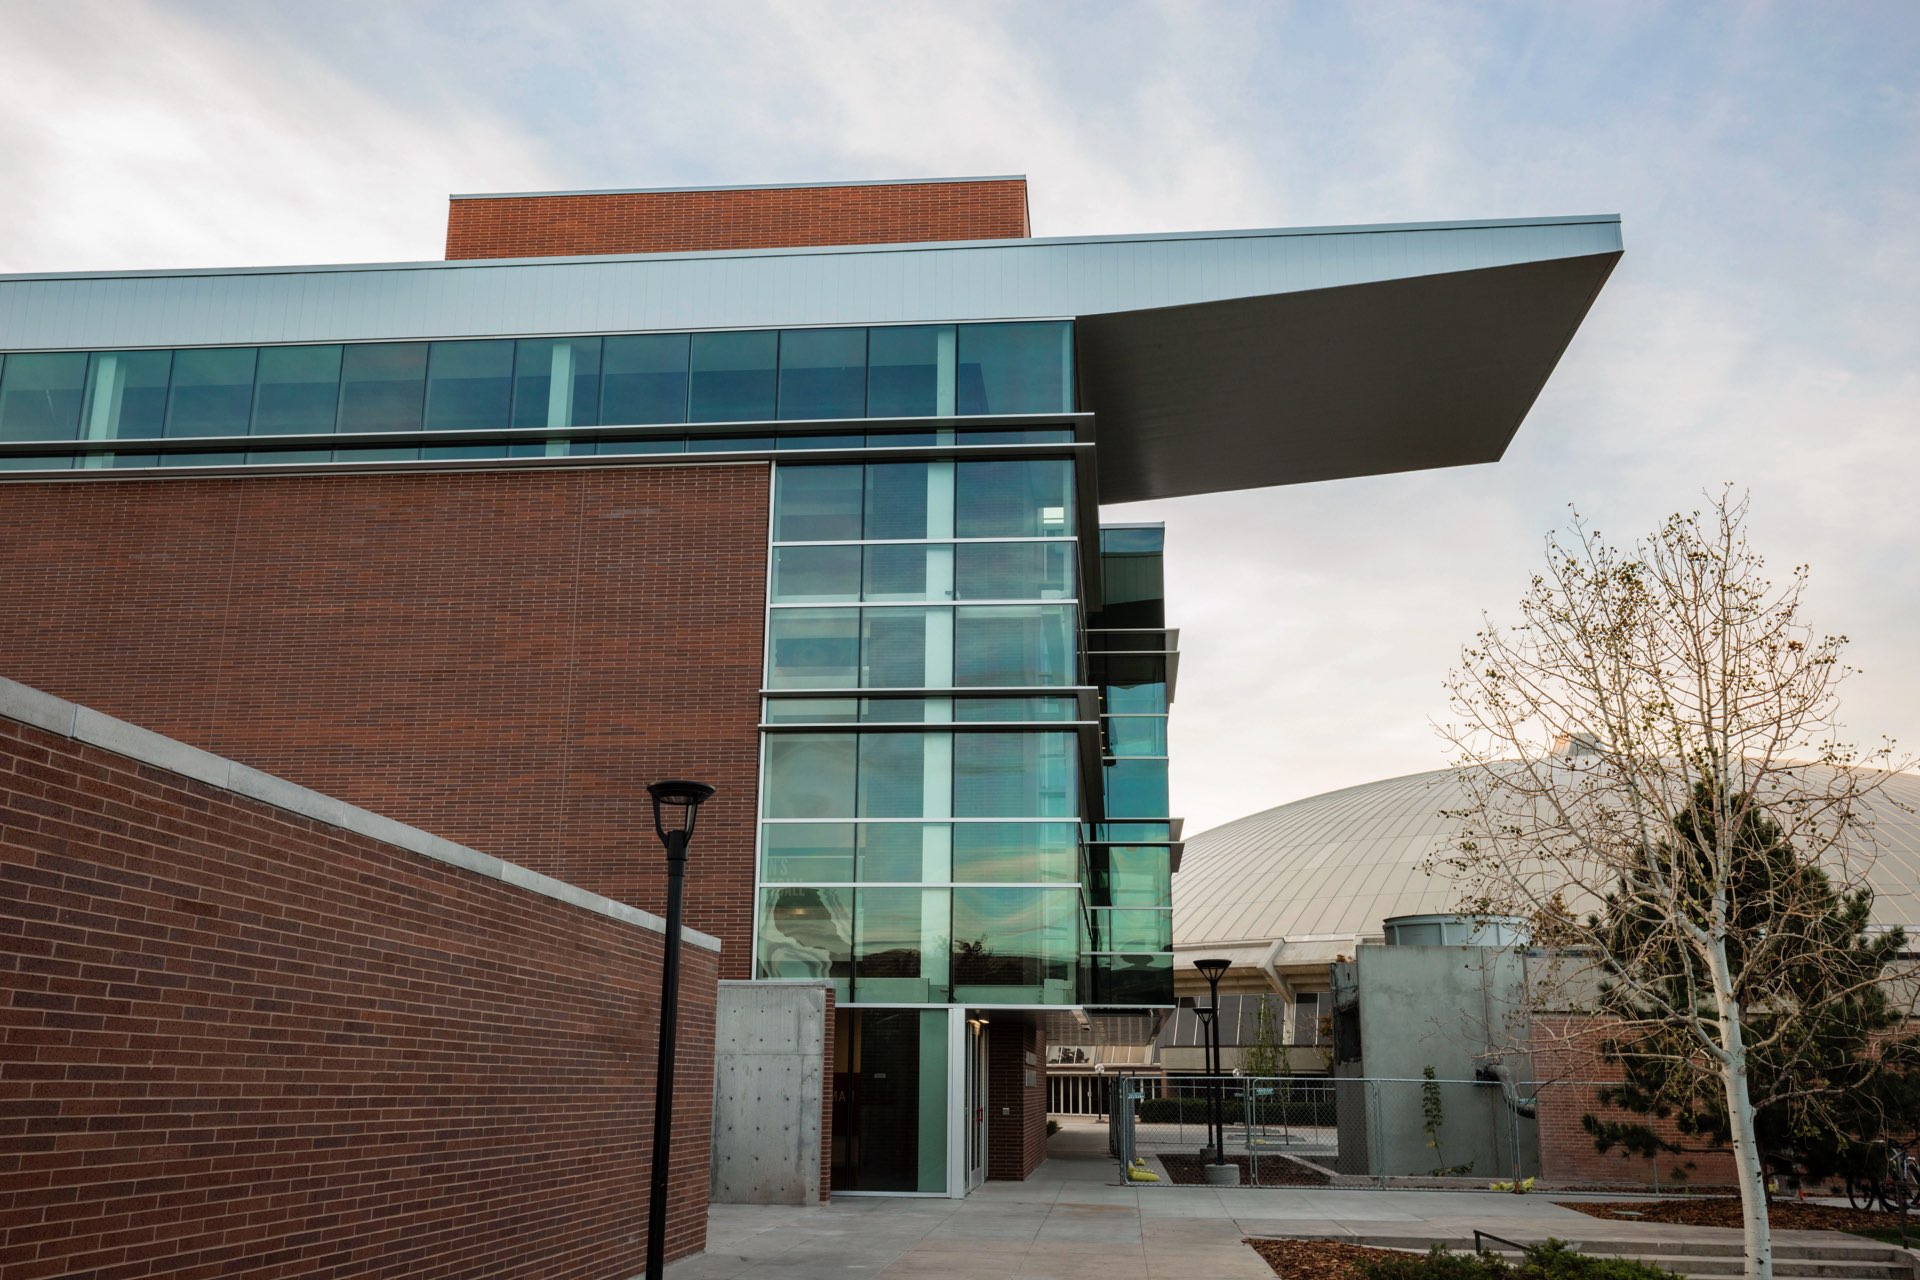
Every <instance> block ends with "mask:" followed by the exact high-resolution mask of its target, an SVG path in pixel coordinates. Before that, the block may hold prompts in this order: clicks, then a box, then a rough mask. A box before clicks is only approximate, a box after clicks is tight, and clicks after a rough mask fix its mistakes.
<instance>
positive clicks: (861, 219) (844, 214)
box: [447, 178, 1029, 260]
mask: <svg viewBox="0 0 1920 1280" xmlns="http://www.w3.org/2000/svg"><path fill="white" fill-rule="evenodd" d="M1028 234H1029V232H1028V223H1027V183H1026V179H1024V178H1002V179H993V180H986V181H964V182H891V183H869V184H855V185H850V186H842V187H763V188H753V189H737V190H732V191H610V192H589V193H584V194H580V195H526V196H468V197H462V198H458V199H455V200H453V201H451V202H450V208H449V210H448V213H447V258H448V259H449V260H454V259H464V258H546V257H561V256H566V255H573V254H599V253H697V252H702V251H711V250H724V249H778V248H788V247H797V246H808V245H839V244H908V243H916V242H926V241H938V240H1007V239H1018V238H1022V237H1024V236H1026V235H1028Z"/></svg>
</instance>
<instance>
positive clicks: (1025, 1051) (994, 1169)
mask: <svg viewBox="0 0 1920 1280" xmlns="http://www.w3.org/2000/svg"><path fill="white" fill-rule="evenodd" d="M1029 1081H1031V1083H1029ZM1046 1158H1047V1037H1046V1033H1045V1032H1044V1031H1042V1030H1041V1029H1040V1028H1039V1027H1037V1026H1034V1025H1032V1024H1031V1023H1024V1022H1013V1021H995V1022H993V1023H991V1024H989V1025H988V1028H987V1177H989V1178H992V1179H994V1180H996V1181H1003V1182H1019V1181H1022V1180H1024V1179H1026V1178H1029V1177H1032V1176H1033V1171H1034V1170H1035V1169H1038V1168H1039V1167H1040V1165H1041V1163H1042V1162H1044V1161H1045V1160H1046Z"/></svg>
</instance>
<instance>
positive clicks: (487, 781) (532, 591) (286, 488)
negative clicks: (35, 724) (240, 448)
mask: <svg viewBox="0 0 1920 1280" xmlns="http://www.w3.org/2000/svg"><path fill="white" fill-rule="evenodd" d="M768 489H769V475H768V468H767V467H766V466H765V465H764V464H752V465H737V466H720V465H715V466H679V467H644V466H635V467H617V468H604V469H582V470H567V471H533V470H523V471H499V472H465V473H452V474H437V475H432V474H409V475H396V474H388V475H343V476H289V477H267V476H257V477H244V478H233V479H212V478H206V479H178V480H156V481H121V482H102V483H93V484H74V483H64V484H62V483H45V484H35V483H16V484H9V485H7V486H5V487H4V489H0V525H4V527H5V528H6V530H7V536H6V538H5V540H4V542H0V675H6V676H8V677H11V678H13V679H16V680H19V681H21V682H23V683H25V684H29V685H32V686H35V687H37V688H40V689H44V690H46V691H47V692H49V693H52V694H54V695H56V696H58V697H62V698H66V699H69V700H71V701H74V702H78V703H81V704H83V705H86V706H90V707H94V708H97V709H99V710H101V711H104V712H106V713H107V714H109V715H113V716H118V717H120V718H122V719H125V720H130V721H132V722H134V723H136V724H140V725H144V726H146V727H148V728H151V729H153V730H155V731H156V732H159V733H163V734H166V735H168V736H169V737H173V738H178V739H180V740H182V741H184V742H187V743H190V744H192V745H194V746H197V747H201V748H203V749H205V750H208V751H212V752H215V753H217V754H219V755H222V756H227V757H230V758H232V759H236V760H239V761H241V762H243V763H245V764H249V765H252V766H254V767H256V768H259V769H262V770H265V771H266V772H268V773H272V774H276V775H278V776H280V777H283V778H286V779H288V780H290V781H293V782H296V783H299V784H301V785H302V786H307V787H311V788H313V789H314V790H316V791H321V792H324V793H327V794H329V795H333V796H337V797H339V798H341V799H343V800H346V801H348V802H350V803H352V804H356V805H359V806H361V807H363V808H366V809H371V810H373V811H375V812H377V813H382V814H385V815H387V816H389V817H392V818H395V819H397V820H399V821H401V822H405V823H408V824H410V825H413V826H417V827H421V828H423V829H425V830H428V831H432V832H434V833H435V834H436V835H440V836H443V837H445V838H447V839H450V840H454V841H456V842H458V843H461V844H465V845H469V846H472V847H473V848H476V849H482V850H485V851H486V852H488V853H491V854H494V855H496V856H498V857H502V858H505V859H507V860H508V861H510V862H517V863H520V864H521V865H523V866H527V867H531V868H532V869H534V870H536V871H541V872H544V873H546V874H548V875H551V876H554V877H556V878H557V879H561V880H565V881H567V882H569V883H571V884H576V885H579V886H580V887H582V888H585V889H589V890H592V891H593V892H596V893H600V894H604V895H606V896H607V897H611V898H614V899H617V900H619V901H623V902H629V903H632V904H633V905H635V906H639V907H642V908H645V909H648V910H651V911H655V912H661V911H664V908H665V863H664V859H663V857H662V855H661V852H660V848H659V844H658V842H657V840H656V839H655V837H654V834H653V829H652V819H651V814H650V810H649V808H648V801H647V796H646V791H645V784H646V783H648V782H650V781H653V780H655V779H657V778H660V777H669V776H671V777H693V778H698V779H700V780H702V781H705V782H709V783H712V784H713V785H714V786H715V787H717V788H718V793H717V795H716V796H715V798H714V799H713V800H712V801H711V802H710V803H709V804H708V805H707V806H706V807H705V808H704V809H703V810H702V811H701V816H700V824H699V834H698V835H697V836H696V838H695V840H694V843H693V848H692V860H691V864H690V867H689V871H688V902H687V923H688V924H689V925H691V926H692V927H694V928H696V929H700V930H703V931H705V932H707V933H711V934H715V935H718V936H719V937H721V938H722V939H724V941H725V943H726V950H725V952H724V968H725V970H726V973H725V976H727V977H737V978H744V977H747V976H748V970H749V968H750V963H751V956H752V944H751V937H750V935H751V931H752V907H753V904H752V897H753V892H752V886H753V881H754V870H753V848H754V833H753V822H754V816H755V813H756V812H757V810H756V804H757V800H756V790H757V781H758V770H757V764H756V752H757V733H756V728H755V726H756V724H757V722H758V719H759V697H758V693H757V691H758V689H759V686H760V673H761V662H760V654H761V642H762V635H763V630H764V625H765V599H766V585H765V584H766V577H765V567H766V555H767V551H766V539H767V532H766V531H767V501H768Z"/></svg>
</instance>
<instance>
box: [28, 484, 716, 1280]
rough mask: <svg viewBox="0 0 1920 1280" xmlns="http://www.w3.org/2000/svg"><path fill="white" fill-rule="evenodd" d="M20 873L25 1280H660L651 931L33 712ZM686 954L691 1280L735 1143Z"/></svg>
mask: <svg viewBox="0 0 1920 1280" xmlns="http://www.w3.org/2000/svg"><path fill="white" fill-rule="evenodd" d="M349 483H366V482H364V481H357V482H349ZM155 488H163V489H164V491H165V492H166V493H168V494H173V495H177V497H178V499H179V500H180V501H181V503H182V504H183V505H184V506H185V507H186V508H188V509H189V511H194V510H196V509H198V510H199V514H198V516H197V520H198V521H200V522H204V521H205V520H206V519H207V518H208V515H209V513H208V512H207V511H206V510H204V509H200V507H201V504H200V503H198V502H196V500H195V497H194V492H193V486H192V485H169V486H156V487H155ZM273 488H274V486H272V485H260V486H257V487H256V488H255V492H256V493H258V494H259V495H260V496H262V497H264V496H265V495H266V493H267V492H268V491H270V490H272V489H273ZM122 489H124V493H123V495H122V499H121V500H124V501H127V502H130V503H132V504H134V505H135V506H139V505H141V504H142V503H143V502H144V501H145V498H144V495H143V494H142V493H141V492H139V491H138V490H137V489H135V488H129V487H125V486H118V485H103V486H88V487H87V488H86V490H85V491H84V492H86V493H87V494H89V495H92V496H100V495H106V494H110V493H112V492H113V491H115V490H122ZM15 492H18V491H15ZM81 492H82V491H81V490H78V489H76V490H74V491H73V494H74V495H76V496H77V495H79V494H80V493H81ZM291 496H293V495H291V494H289V497H291ZM306 509H307V511H308V514H309V515H312V514H314V513H315V509H314V508H312V507H310V506H309V507H308V508H306ZM328 523H329V522H326V521H324V520H323V521H322V526H323V527H322V529H321V530H320V532H321V534H322V537H323V539H324V537H325V536H326V535H327V532H328V529H327V525H328ZM378 529H379V526H370V527H369V529H368V534H369V536H375V535H377V533H378ZM162 532H164V530H162ZM173 546H174V544H173V543H172V542H171V541H170V540H169V539H168V538H166V537H161V538H159V539H158V540H157V542H156V544H155V545H154V546H153V547H152V548H150V549H146V550H144V551H143V550H142V549H141V548H139V547H137V546H129V547H128V550H127V554H128V555H129V556H131V557H132V558H133V559H132V564H130V566H129V568H130V569H137V568H139V567H140V566H141V565H145V566H146V568H147V570H148V571H149V572H155V571H157V570H156V566H157V565H164V564H165V563H167V560H166V557H167V556H169V555H170V554H172V548H173ZM239 567H240V568H241V569H242V570H244V569H245V566H244V565H242V566H239ZM103 569H104V562H103V561H101V560H100V559H98V558H88V557H82V558H81V559H80V560H79V561H78V562H77V563H76V565H75V566H74V569H73V573H74V575H75V576H76V577H81V576H84V575H86V574H88V573H99V572H101V571H103ZM289 572H291V573H295V574H298V573H299V572H301V570H300V568H299V566H298V565H293V566H289ZM188 577H189V579H191V578H192V575H191V574H189V575H188ZM189 585H191V583H189ZM337 607H339V606H337V605H331V606H330V605H326V604H324V603H316V605H315V608H316V609H317V610H319V611H321V612H323V613H324V611H325V610H326V609H328V608H337ZM154 629H155V630H156V631H158V632H159V633H160V634H162V635H167V636H172V637H175V638H176V639H177V640H180V641H182V642H184V640H185V638H186V635H185V633H184V631H182V629H181V621H180V619H179V618H178V617H175V616H170V615H164V614H163V615H159V616H157V617H156V618H155V622H154ZM269 634H272V632H271V629H269ZM133 647H134V648H136V649H137V650H140V652H138V653H136V657H138V658H140V659H141V660H140V661H139V662H137V663H136V666H137V667H138V668H140V669H143V670H144V669H146V668H147V667H148V666H150V663H151V658H150V656H147V655H146V654H145V651H144V650H142V649H140V646H137V645H136V646H133ZM92 656H93V657H94V658H95V660H97V661H99V662H101V663H103V664H106V665H111V663H112V660H113V655H112V654H111V653H99V652H96V653H94V654H93V655H92ZM207 696H213V695H212V694H211V693H209V694H208V695H207ZM220 696H223V697H224V696H226V695H225V694H222V695H220ZM253 696H258V695H257V694H256V695H253ZM375 705H377V704H375ZM0 878H4V881H5V883H4V886H0V989H4V992H5V999H4V1000H3V1001H0V1257H4V1259H5V1265H4V1270H5V1272H6V1275H7V1277H8V1280H33V1278H34V1277H40V1276H56V1275H62V1276H64V1275H79V1274H86V1275H89V1276H99V1277H141V1276H167V1277H170V1278H172V1280H196V1278H198V1277H210V1276H216V1275H234V1274H241V1273H244V1274H246V1275H248V1276H254V1277H276V1276H286V1277H292V1276H300V1277H308V1276H323V1275H353V1276H364V1277H380V1276H394V1277H400V1276H405V1277H409V1278H411V1280H423V1278H427V1277H447V1276H475V1275H494V1276H514V1277H595V1278H598V1277H607V1276H628V1275H633V1274H635V1273H637V1272H638V1271H639V1270H640V1269H641V1268H642V1266H643V1265H644V1258H645V1241H646V1213H647V1184H648V1175H647V1166H648V1155H649V1151H650V1142H651V1132H650V1131H651V1127H652V1115H653V1112H652V1107H653V1074H654V1055H655V1051H656V1050H655V1039H654V1036H655V1033H656V1028H657V1025H658V1024H657V1021H656V1012H657V1008H658V1003H657V1002H658V990H659V978H660V942H661V939H660V937H659V935H658V934H657V933H654V932H652V931H650V930H646V929H642V928H640V927H637V926H635V925H633V924H630V923H626V922H622V921H618V920H615V919H611V918H609V917H607V916H605V915H601V914H596V913H594V912H590V911H587V910H583V909H580V908H578V907H575V906H572V905H569V904H566V903H563V902H560V901H557V900H555V899H553V898H550V897H543V896H539V895H536V894H534V893H531V892H528V891H526V890H524V889H520V888H516V887H511V886H508V885H505V884H503V883H501V882H500V881H498V880H493V879H489V878H487V877H485V876H482V875H480V874H478V873H476V872H473V871H468V870H464V869H461V868H458V867H454V866H450V865H447V864H444V863H441V862H436V861H432V860H430V859H427V858H425V857H422V856H421V855H419V854H416V853H411V852H409V851H407V850H404V849H399V848H396V847H394V846H392V845H388V844H383V843H381V842H379V841H376V840H372V839H369V838H366V837H363V836H360V835H357V834H355V833H353V832H351V831H347V830H344V829H342V828H339V827H335V826H331V825H327V824H324V823H321V822H317V821H314V820H312V819H309V818H305V817H302V816H299V815H297V814H294V813H291V812H289V811H287V810H284V809H278V808H274V807H271V806H268V805H266V804H263V803H260V802H258V801H255V800H251V799H248V798H246V797H242V796H239V795H236V794H234V793H233V792H230V791H226V790H223V789H221V788H217V787H214V786H210V785H207V784H206V783H203V782H198V781H193V780H190V779H188V778H184V777H182V776H180V775H178V774H175V773H171V772H169V771H167V770H164V769H160V768H156V767H153V766H151V765H147V764H141V763H138V762H136V761H134V760H131V759H129V758H128V757H126V756H124V755H119V754H115V753H112V752H108V751H105V750H101V749H99V748H97V747H94V746H91V745H87V744H83V743H81V742H77V741H75V740H74V739H71V738H67V737H63V736H60V735H57V734H54V733H49V732H45V731H42V730H40V729H35V728H29V727H27V726H25V725H22V724H21V723H19V722H17V721H14V720H10V719H0ZM683 954H684V964H683V970H682V975H683V976H682V981H683V987H682V1002H683V1003H682V1015H681V1023H680V1051H681V1055H682V1056H681V1063H680V1068H679V1070H680V1076H679V1087H678V1089H677V1091H676V1107H677V1115H676V1121H677V1123H676V1130H677V1132H676V1140H675V1144H674V1175H673V1188H672V1199H671V1226H670V1236H669V1256H679V1255H684V1254H687V1253H691V1252H695V1251H697V1250H698V1249H699V1248H701V1247H702V1244H703V1242H704V1239H705V1224H706V1184H707V1151H708V1142H709V1134H710V1126H711V1113H710V1107H711V1096H712V1076H711V1071H712V1052H713V1043H712V1037H713V1001H714V996H715V986H716V982H717V972H716V969H717V966H716V963H715V962H716V957H715V955H714V953H713V952H712V951H710V950H707V949H704V948H701V947H695V946H689V947H687V948H686V949H685V951H684V953H683Z"/></svg>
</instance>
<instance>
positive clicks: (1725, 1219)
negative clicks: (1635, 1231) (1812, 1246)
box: [1555, 1196, 1920, 1231]
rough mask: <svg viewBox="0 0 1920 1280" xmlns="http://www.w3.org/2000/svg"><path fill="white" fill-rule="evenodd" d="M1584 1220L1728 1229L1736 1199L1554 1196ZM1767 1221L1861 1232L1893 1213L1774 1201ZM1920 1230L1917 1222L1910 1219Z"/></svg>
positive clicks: (1891, 1222) (1735, 1215)
mask: <svg viewBox="0 0 1920 1280" xmlns="http://www.w3.org/2000/svg"><path fill="white" fill-rule="evenodd" d="M1555 1203H1556V1204H1558V1205H1560V1207H1561V1208H1563V1209H1573V1210H1575V1211H1577V1212H1579V1213H1584V1214H1586V1215H1587V1216H1588V1217H1590V1218H1611V1219H1614V1220H1615V1221H1619V1222H1671V1223H1678V1224H1680V1225H1683V1226H1688V1227H1733V1228H1735V1229H1738V1228H1739V1226H1740V1225H1741V1224H1740V1201H1739V1199H1738V1198H1737V1197H1733V1196H1700V1197H1698V1198H1688V1199H1680V1200H1592V1201H1585V1200H1560V1201H1555ZM1767 1221H1768V1222H1770V1223H1771V1224H1772V1225H1774V1226H1776V1227H1779V1228H1780V1229H1781V1230H1783V1231H1866V1230H1871V1229H1873V1228H1875V1227H1890V1226H1895V1225H1897V1222H1896V1220H1895V1218H1894V1215H1892V1214H1890V1213H1879V1212H1875V1211H1873V1210H1870V1209H1843V1208H1841V1207H1839V1206H1838V1205H1831V1204H1803V1203H1801V1202H1800V1201H1798V1200H1775V1201H1774V1202H1773V1203H1772V1204H1770V1205H1768V1206H1767ZM1913 1225H1914V1227H1915V1229H1916V1231H1920V1221H1916V1222H1914V1224H1913Z"/></svg>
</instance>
